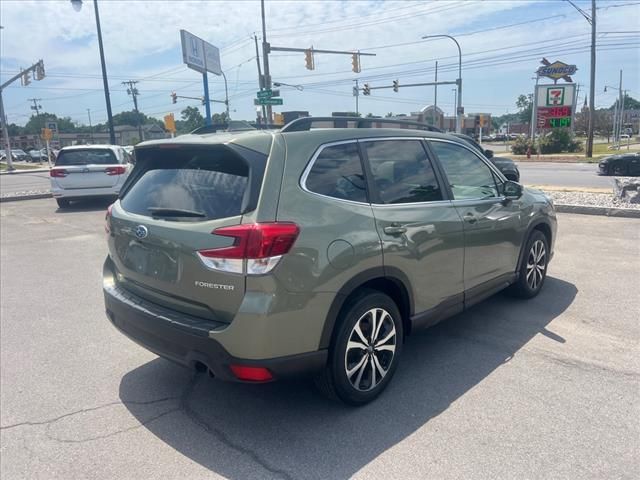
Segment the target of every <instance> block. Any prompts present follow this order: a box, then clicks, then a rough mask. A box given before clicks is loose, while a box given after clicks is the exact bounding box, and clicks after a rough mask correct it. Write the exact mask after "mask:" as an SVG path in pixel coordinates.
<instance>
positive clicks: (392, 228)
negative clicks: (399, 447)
mask: <svg viewBox="0 0 640 480" xmlns="http://www.w3.org/2000/svg"><path fill="white" fill-rule="evenodd" d="M383 230H384V233H386V234H387V235H402V234H403V233H405V232H406V231H407V228H406V227H402V226H400V225H389V226H388V227H384V229H383Z"/></svg>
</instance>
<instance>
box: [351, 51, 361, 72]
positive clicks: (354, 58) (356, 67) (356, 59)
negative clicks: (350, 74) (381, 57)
mask: <svg viewBox="0 0 640 480" xmlns="http://www.w3.org/2000/svg"><path fill="white" fill-rule="evenodd" d="M351 70H353V71H354V72H355V73H360V55H359V54H357V53H354V54H353V55H351Z"/></svg>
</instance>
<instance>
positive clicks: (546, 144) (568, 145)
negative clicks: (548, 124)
mask: <svg viewBox="0 0 640 480" xmlns="http://www.w3.org/2000/svg"><path fill="white" fill-rule="evenodd" d="M538 143H539V145H540V153H562V152H569V153H576V152H581V151H582V142H580V141H578V140H575V139H574V138H573V137H572V136H571V132H570V131H569V130H568V129H564V128H563V129H554V130H552V131H551V133H548V134H547V135H545V136H544V137H541V138H540V140H539V142H538Z"/></svg>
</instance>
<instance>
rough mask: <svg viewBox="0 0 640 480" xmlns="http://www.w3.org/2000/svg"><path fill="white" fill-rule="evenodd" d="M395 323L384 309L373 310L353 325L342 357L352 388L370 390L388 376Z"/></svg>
mask: <svg viewBox="0 0 640 480" xmlns="http://www.w3.org/2000/svg"><path fill="white" fill-rule="evenodd" d="M396 341H397V335H396V327H395V323H394V321H393V319H392V317H391V315H390V314H389V312H387V311H386V310H385V309H384V308H372V309H371V310H368V311H367V312H365V313H364V314H363V315H362V316H361V317H360V318H359V319H358V321H357V322H356V323H355V325H354V327H353V329H352V330H351V334H350V335H349V341H348V343H347V350H346V352H345V357H344V368H345V372H346V374H347V378H348V379H349V382H350V383H351V386H353V388H355V389H356V390H359V391H369V390H373V389H374V388H375V387H376V385H378V384H379V383H380V382H381V381H382V379H383V378H384V377H385V376H386V375H387V373H388V372H389V368H390V367H391V365H392V362H393V358H394V355H395V351H396Z"/></svg>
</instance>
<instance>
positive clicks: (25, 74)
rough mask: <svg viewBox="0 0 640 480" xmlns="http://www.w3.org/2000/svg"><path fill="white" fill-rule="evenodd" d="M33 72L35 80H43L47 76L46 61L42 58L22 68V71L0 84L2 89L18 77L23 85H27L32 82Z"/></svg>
mask: <svg viewBox="0 0 640 480" xmlns="http://www.w3.org/2000/svg"><path fill="white" fill-rule="evenodd" d="M32 73H33V78H34V80H42V79H43V78H44V77H45V74H44V62H43V61H42V60H40V61H38V62H37V63H34V64H33V65H31V66H30V67H29V68H26V69H24V70H22V69H20V73H18V74H16V75H14V76H13V77H11V78H10V79H9V80H7V81H6V82H4V83H3V84H2V85H0V90H2V89H4V88H5V87H7V86H9V85H11V84H12V83H13V82H15V81H16V80H18V79H20V83H21V84H22V86H25V87H26V86H27V85H29V84H30V83H31V74H32Z"/></svg>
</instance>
